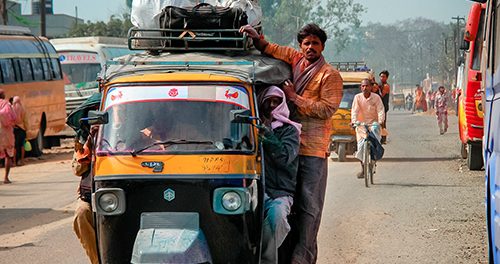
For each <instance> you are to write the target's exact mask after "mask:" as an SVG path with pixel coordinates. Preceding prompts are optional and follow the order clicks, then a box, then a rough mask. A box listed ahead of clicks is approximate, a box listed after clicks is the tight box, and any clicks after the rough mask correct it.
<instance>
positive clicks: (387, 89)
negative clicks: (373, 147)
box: [379, 70, 391, 144]
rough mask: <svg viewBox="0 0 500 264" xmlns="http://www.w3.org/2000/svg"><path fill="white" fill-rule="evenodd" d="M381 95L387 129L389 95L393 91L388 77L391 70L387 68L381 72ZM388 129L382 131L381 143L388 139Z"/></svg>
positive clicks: (384, 127)
mask: <svg viewBox="0 0 500 264" xmlns="http://www.w3.org/2000/svg"><path fill="white" fill-rule="evenodd" d="M379 76H380V85H379V86H380V96H381V97H382V103H384V108H385V117H384V120H385V121H384V123H382V128H383V129H384V130H385V129H386V127H387V112H388V111H389V96H390V93H391V86H390V85H389V84H388V83H387V78H389V72H388V71H387V70H384V71H382V72H381V73H380V74H379ZM386 133H387V132H386V131H382V139H381V140H380V143H382V144H385V143H386V141H387V136H386Z"/></svg>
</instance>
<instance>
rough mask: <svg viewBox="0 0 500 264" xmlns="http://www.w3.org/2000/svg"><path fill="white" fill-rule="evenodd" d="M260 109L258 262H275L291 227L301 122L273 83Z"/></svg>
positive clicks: (260, 97) (262, 95)
mask: <svg viewBox="0 0 500 264" xmlns="http://www.w3.org/2000/svg"><path fill="white" fill-rule="evenodd" d="M259 109H260V110H261V116H260V117H261V119H262V121H263V124H264V126H263V127H260V131H261V138H262V143H263V147H264V161H265V162H264V168H265V175H266V180H265V181H266V182H265V184H266V192H265V194H264V210H265V216H264V224H263V225H264V226H263V230H264V233H263V241H262V262H261V263H273V264H276V263H278V248H279V247H280V246H281V244H282V243H283V241H284V240H285V238H286V236H287V234H288V232H289V231H290V225H289V224H288V220H287V216H288V215H289V214H290V210H291V207H292V204H293V196H294V194H295V187H296V183H297V171H298V166H299V147H300V131H301V127H302V126H301V125H300V124H299V123H296V122H293V121H291V120H290V119H289V114H290V111H289V109H288V106H287V104H286V99H285V93H284V92H283V91H282V90H281V89H280V88H278V87H276V86H271V87H269V88H267V89H266V90H264V91H263V92H262V93H261V94H260V96H259Z"/></svg>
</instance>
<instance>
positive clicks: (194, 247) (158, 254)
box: [131, 212, 213, 264]
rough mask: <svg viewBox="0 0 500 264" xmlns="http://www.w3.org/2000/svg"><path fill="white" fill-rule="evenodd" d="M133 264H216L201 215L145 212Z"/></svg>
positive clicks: (142, 215) (137, 238) (134, 251)
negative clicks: (201, 221)
mask: <svg viewBox="0 0 500 264" xmlns="http://www.w3.org/2000/svg"><path fill="white" fill-rule="evenodd" d="M131 263H134V264H135V263H137V264H139V263H213V262H212V257H211V255H210V249H209V247H208V242H207V239H206V237H205V234H204V233H203V231H202V230H201V229H200V224H199V214H198V213H195V212H192V213H180V212H161V213H142V214H141V229H140V230H139V232H137V237H136V238H135V243H134V249H133V252H132V259H131Z"/></svg>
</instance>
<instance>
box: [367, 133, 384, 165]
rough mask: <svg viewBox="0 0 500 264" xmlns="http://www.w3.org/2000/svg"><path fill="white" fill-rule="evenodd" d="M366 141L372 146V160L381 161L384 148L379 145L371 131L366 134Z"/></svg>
mask: <svg viewBox="0 0 500 264" xmlns="http://www.w3.org/2000/svg"><path fill="white" fill-rule="evenodd" d="M368 140H370V143H371V145H372V146H371V148H370V150H371V151H370V156H371V158H372V160H381V159H382V157H384V152H385V150H384V147H382V144H380V142H379V141H378V139H377V137H376V136H375V134H373V132H371V131H369V132H368Z"/></svg>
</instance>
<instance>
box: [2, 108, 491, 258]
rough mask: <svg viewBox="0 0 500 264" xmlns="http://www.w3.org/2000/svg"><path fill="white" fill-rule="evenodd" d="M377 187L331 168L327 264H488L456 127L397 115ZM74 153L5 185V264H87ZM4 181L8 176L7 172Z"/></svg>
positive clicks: (478, 203)
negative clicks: (79, 233)
mask: <svg viewBox="0 0 500 264" xmlns="http://www.w3.org/2000/svg"><path fill="white" fill-rule="evenodd" d="M389 118H390V119H389V129H390V132H391V136H390V138H389V140H390V141H389V144H388V145H387V146H386V156H385V158H384V160H383V161H382V162H379V164H378V171H377V174H376V175H375V177H376V178H375V182H376V185H375V186H373V187H371V188H369V189H366V188H365V187H364V184H363V181H361V180H358V179H356V178H355V174H356V172H357V171H358V170H359V167H360V166H359V163H358V162H356V161H355V160H353V159H349V160H348V161H347V162H344V163H338V162H333V161H332V162H330V167H329V170H330V171H329V182H328V189H327V201H326V204H325V210H324V216H323V222H322V225H321V230H320V235H319V252H320V254H319V261H318V262H319V263H486V236H485V224H484V221H485V220H484V198H483V196H484V195H483V188H484V187H483V186H484V178H483V172H474V173H471V172H469V171H468V170H467V169H466V168H465V164H464V162H463V161H462V160H460V159H458V150H459V148H458V143H457V138H458V135H457V132H456V129H455V128H456V118H455V117H451V120H450V123H451V124H450V126H451V129H450V132H449V133H448V134H446V135H444V136H439V135H438V129H437V126H436V124H435V121H434V118H433V117H432V116H422V115H410V114H408V113H402V112H395V113H391V115H390V117H389ZM69 158H70V155H69V153H63V154H49V155H46V156H45V158H44V160H41V161H39V160H31V161H29V162H30V164H29V165H27V166H23V167H19V168H14V169H13V171H12V180H13V181H14V184H12V185H0V263H47V264H48V263H77V264H80V263H82V264H83V263H87V260H86V257H85V255H84V253H83V251H82V249H81V248H80V245H79V243H78V241H77V239H76V238H75V236H74V235H73V233H72V229H71V221H72V219H71V218H72V214H73V208H74V205H75V203H74V202H75V194H74V193H75V190H76V187H77V184H78V178H77V177H74V176H72V175H71V173H70V167H69V166H70V165H69V160H68V159H69ZM2 173H3V171H2Z"/></svg>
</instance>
